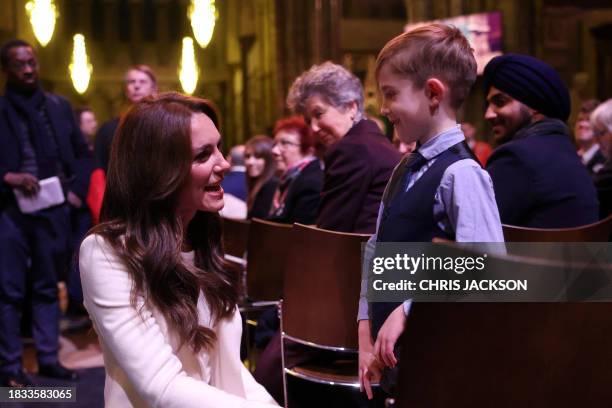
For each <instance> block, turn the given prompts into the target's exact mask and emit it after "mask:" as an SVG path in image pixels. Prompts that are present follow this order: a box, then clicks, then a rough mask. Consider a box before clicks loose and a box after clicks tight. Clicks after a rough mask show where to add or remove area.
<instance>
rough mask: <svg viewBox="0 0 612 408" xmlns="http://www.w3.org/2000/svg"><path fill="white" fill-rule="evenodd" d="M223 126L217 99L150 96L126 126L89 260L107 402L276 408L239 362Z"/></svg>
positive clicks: (84, 251) (88, 295)
mask: <svg viewBox="0 0 612 408" xmlns="http://www.w3.org/2000/svg"><path fill="white" fill-rule="evenodd" d="M217 123H218V120H217V114H216V112H215V110H214V109H213V107H212V105H211V104H210V103H208V102H207V101H205V100H202V99H196V98H190V97H186V96H183V95H180V94H177V93H166V94H160V95H158V96H152V97H148V98H146V99H143V100H142V101H140V102H139V103H137V104H135V105H134V106H133V107H132V108H130V110H129V111H128V112H127V113H126V115H125V116H124V117H123V118H122V120H121V122H120V125H119V128H118V130H117V135H116V137H115V138H114V140H113V146H112V149H111V159H110V163H109V169H108V184H107V188H106V193H105V196H104V202H103V205H102V213H101V223H100V224H99V225H98V226H97V227H95V228H94V229H93V230H92V231H91V232H90V234H89V236H88V237H87V238H86V239H85V240H84V241H83V244H82V245H81V252H80V259H79V261H80V270H81V279H82V283H83V293H84V303H85V307H86V308H87V310H88V312H89V315H90V316H91V319H92V321H93V324H94V326H95V328H96V331H97V333H98V335H99V339H100V343H101V344H102V348H103V352H104V362H105V367H106V385H105V390H104V397H105V405H106V406H158V407H196V406H197V407H220V406H247V407H267V406H273V405H274V401H273V399H272V398H271V397H270V396H269V395H268V393H267V392H266V391H265V390H264V389H263V388H262V387H261V386H260V385H259V384H257V383H256V382H255V381H254V380H253V378H252V376H251V375H250V373H249V372H248V371H247V370H246V369H245V368H244V366H243V365H242V363H241V361H240V338H241V330H242V324H241V319H240V314H239V313H238V309H237V307H236V303H237V301H238V284H239V276H238V275H237V274H236V273H234V272H231V269H229V268H225V265H224V261H223V256H222V252H221V247H220V242H221V231H220V223H219V215H218V214H217V212H218V211H219V210H220V209H221V208H222V207H223V189H222V188H221V187H220V182H221V180H223V176H224V174H225V172H226V171H227V170H228V168H229V165H228V163H227V162H226V161H225V159H224V158H223V155H222V154H221V152H220V151H219V149H218V146H219V144H220V135H219V132H218V130H217Z"/></svg>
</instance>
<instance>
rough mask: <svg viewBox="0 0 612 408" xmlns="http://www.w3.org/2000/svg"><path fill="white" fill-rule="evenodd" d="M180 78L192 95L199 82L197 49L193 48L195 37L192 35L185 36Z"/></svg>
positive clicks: (182, 84) (187, 91) (186, 91)
mask: <svg viewBox="0 0 612 408" xmlns="http://www.w3.org/2000/svg"><path fill="white" fill-rule="evenodd" d="M179 80H180V81H181V87H182V88H183V91H185V93H187V94H189V95H191V94H192V93H193V91H195V89H196V85H197V84H198V66H197V64H196V60H195V50H194V49H193V39H192V38H191V37H185V38H183V50H182V52H181V63H180V67H179Z"/></svg>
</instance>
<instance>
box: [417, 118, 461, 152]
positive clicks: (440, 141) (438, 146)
mask: <svg viewBox="0 0 612 408" xmlns="http://www.w3.org/2000/svg"><path fill="white" fill-rule="evenodd" d="M463 140H465V136H463V132H462V131H461V125H459V124H456V125H455V126H453V127H452V128H450V129H447V130H445V131H443V132H441V133H438V134H437V135H435V136H434V137H432V138H431V139H429V140H428V141H427V142H426V143H425V144H424V145H423V146H421V147H419V153H421V154H422V155H423V157H425V158H426V159H427V160H431V159H433V158H434V157H436V156H437V155H439V154H440V153H442V152H444V151H445V150H447V149H448V148H449V147H451V146H453V145H456V144H457V143H459V142H461V141H463Z"/></svg>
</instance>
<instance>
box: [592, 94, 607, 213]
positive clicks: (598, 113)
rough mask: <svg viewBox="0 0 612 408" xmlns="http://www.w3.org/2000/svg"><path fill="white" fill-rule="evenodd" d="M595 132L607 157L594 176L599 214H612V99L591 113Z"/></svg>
mask: <svg viewBox="0 0 612 408" xmlns="http://www.w3.org/2000/svg"><path fill="white" fill-rule="evenodd" d="M590 120H591V125H593V134H594V135H595V138H596V139H597V143H599V146H600V149H601V152H602V153H603V155H604V156H605V158H606V161H605V163H604V166H603V168H602V169H601V170H600V171H599V172H598V173H597V174H595V176H594V181H595V188H596V189H597V196H598V198H599V216H600V218H605V217H607V216H608V215H610V214H612V99H608V100H607V101H605V102H604V103H602V104H601V105H599V106H598V107H597V108H596V109H595V110H594V111H593V113H591V117H590Z"/></svg>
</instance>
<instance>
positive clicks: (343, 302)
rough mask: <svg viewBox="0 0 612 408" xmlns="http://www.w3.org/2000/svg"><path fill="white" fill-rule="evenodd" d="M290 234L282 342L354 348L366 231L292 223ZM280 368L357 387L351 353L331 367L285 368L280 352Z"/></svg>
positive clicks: (314, 379)
mask: <svg viewBox="0 0 612 408" xmlns="http://www.w3.org/2000/svg"><path fill="white" fill-rule="evenodd" d="M291 235H292V237H291V240H292V243H293V245H292V246H291V250H290V252H289V256H288V258H287V264H286V268H285V274H284V276H285V277H284V299H283V301H282V304H281V335H282V338H281V345H283V344H284V340H285V339H289V340H292V341H294V342H297V343H300V344H302V345H306V346H310V347H314V348H317V349H322V350H328V351H338V352H351V353H356V351H357V350H358V341H357V322H356V311H357V305H358V302H359V291H360V285H361V245H362V244H363V243H365V242H366V241H367V240H368V238H369V235H364V234H349V233H341V232H333V231H327V230H323V229H319V228H316V227H309V226H305V225H301V224H295V225H294V226H293V231H292V232H291ZM283 347H284V346H283ZM353 356H354V354H353ZM283 368H284V372H285V374H286V375H290V376H293V377H298V378H301V379H304V380H307V381H311V382H316V383H321V384H329V385H339V386H345V387H357V388H358V387H359V381H358V377H357V365H356V359H355V358H351V359H350V360H349V361H346V360H341V361H338V362H336V363H334V365H333V366H332V367H330V366H325V367H321V366H317V365H316V364H314V363H313V364H308V365H306V364H305V365H300V366H296V367H292V368H286V367H285V363H284V351H283ZM284 379H285V381H286V378H284ZM286 392H287V390H286V383H285V393H286ZM285 401H287V395H285Z"/></svg>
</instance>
